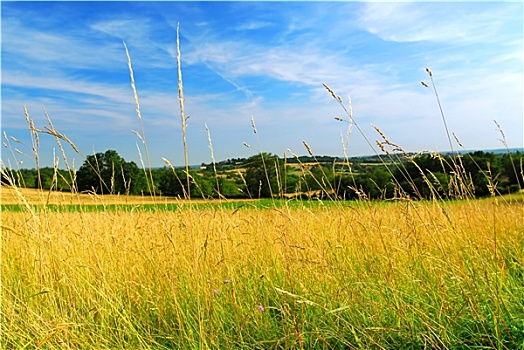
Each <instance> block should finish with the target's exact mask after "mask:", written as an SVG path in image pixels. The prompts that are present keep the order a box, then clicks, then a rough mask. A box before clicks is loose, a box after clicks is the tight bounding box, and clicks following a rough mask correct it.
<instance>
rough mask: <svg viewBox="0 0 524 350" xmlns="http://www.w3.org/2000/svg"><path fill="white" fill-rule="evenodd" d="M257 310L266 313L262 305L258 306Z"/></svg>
mask: <svg viewBox="0 0 524 350" xmlns="http://www.w3.org/2000/svg"><path fill="white" fill-rule="evenodd" d="M257 308H258V311H260V312H264V310H265V309H264V307H263V306H262V305H258V306H257Z"/></svg>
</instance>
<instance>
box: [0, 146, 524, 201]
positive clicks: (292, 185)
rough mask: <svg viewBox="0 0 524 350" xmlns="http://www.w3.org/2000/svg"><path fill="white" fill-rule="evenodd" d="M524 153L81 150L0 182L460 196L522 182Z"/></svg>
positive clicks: (99, 189)
mask: <svg viewBox="0 0 524 350" xmlns="http://www.w3.org/2000/svg"><path fill="white" fill-rule="evenodd" d="M523 158H524V155H523V154H522V153H520V152H516V153H505V154H495V153H490V152H482V151H477V152H472V153H468V154H463V155H454V156H451V155H441V154H423V155H418V156H415V155H398V156H396V158H395V159H393V158H390V159H388V161H387V162H386V161H381V162H369V159H358V158H352V159H351V160H345V161H344V160H343V159H341V158H337V157H298V158H293V160H292V161H291V160H284V159H282V158H279V157H278V156H276V155H273V154H269V153H261V154H257V155H254V156H252V157H249V158H247V159H246V158H236V159H231V160H227V161H223V162H220V163H217V164H215V166H213V164H202V166H201V167H200V168H199V169H190V170H189V172H188V173H186V172H185V170H183V169H175V168H172V167H167V166H166V167H163V168H156V169H151V170H148V169H147V170H145V169H142V168H140V167H138V166H137V164H136V163H134V162H128V161H126V160H125V159H124V158H123V157H121V156H120V155H119V154H118V153H117V152H116V151H114V150H108V151H106V152H105V153H97V154H95V155H90V156H87V157H86V159H85V161H84V163H83V164H82V166H81V167H80V168H79V169H78V170H77V171H75V172H72V171H67V170H62V169H54V168H50V167H46V168H40V169H20V170H18V171H8V170H5V169H4V170H2V178H1V179H2V184H6V183H7V184H15V185H17V186H21V187H27V188H40V189H46V190H49V189H53V190H60V191H72V190H74V191H79V192H86V191H88V192H92V193H97V194H109V193H113V194H130V195H140V194H142V195H146V194H150V193H155V194H159V195H163V196H173V197H181V198H189V197H190V198H199V197H202V198H218V197H220V196H222V197H225V198H279V197H280V198H283V197H287V198H289V197H299V198H305V197H310V198H311V197H318V198H323V199H334V200H338V199H355V198H366V199H391V198H395V197H398V196H409V197H412V198H420V199H422V198H435V197H438V198H461V197H464V196H471V197H483V196H489V195H493V194H500V193H502V194H505V193H511V192H516V191H519V190H521V189H523V184H524V183H523V175H522V166H523V165H522V163H523ZM215 169H216V172H215ZM187 177H189V184H190V186H189V188H187V183H188V182H187Z"/></svg>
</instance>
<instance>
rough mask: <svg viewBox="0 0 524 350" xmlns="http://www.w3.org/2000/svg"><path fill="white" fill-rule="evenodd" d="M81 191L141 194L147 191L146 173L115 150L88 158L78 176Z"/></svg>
mask: <svg viewBox="0 0 524 350" xmlns="http://www.w3.org/2000/svg"><path fill="white" fill-rule="evenodd" d="M76 181H77V186H78V190H79V191H94V192H95V193H99V194H107V193H121V194H140V193H142V192H144V191H147V183H146V180H145V177H144V173H143V171H142V170H140V168H138V166H137V165H136V163H135V162H126V161H125V159H124V158H122V157H121V156H120V155H118V153H117V152H116V151H114V150H108V151H106V152H105V153H97V154H95V155H90V156H87V158H86V160H85V162H84V164H82V166H81V167H80V169H79V170H78V172H77V174H76Z"/></svg>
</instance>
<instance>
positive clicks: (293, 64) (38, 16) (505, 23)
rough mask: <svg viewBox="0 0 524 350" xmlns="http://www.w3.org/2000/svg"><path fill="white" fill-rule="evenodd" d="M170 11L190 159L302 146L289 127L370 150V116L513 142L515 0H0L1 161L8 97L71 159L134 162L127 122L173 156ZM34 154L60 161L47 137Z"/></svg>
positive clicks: (301, 136) (11, 163) (518, 80)
mask: <svg viewBox="0 0 524 350" xmlns="http://www.w3.org/2000/svg"><path fill="white" fill-rule="evenodd" d="M177 25H178V26H179V28H180V29H179V33H180V34H179V35H180V52H181V71H182V81H183V94H184V110H185V117H186V118H187V145H188V157H189V163H190V164H192V165H198V164H201V163H211V161H212V154H211V150H212V151H213V154H214V159H215V160H216V161H220V160H225V159H229V158H239V157H249V156H251V155H254V154H257V153H258V152H260V151H263V152H269V153H274V154H277V155H279V156H281V157H283V156H284V154H286V155H287V156H288V157H290V156H291V154H292V153H294V154H298V155H306V154H307V150H306V149H305V147H304V145H303V141H305V142H307V144H308V145H309V147H310V149H311V150H312V152H313V153H314V154H315V155H332V156H343V155H344V152H346V154H347V155H348V156H349V157H352V156H361V155H372V154H375V152H378V153H381V151H380V150H379V149H378V147H377V146H376V145H375V142H376V141H375V140H381V137H380V135H379V134H378V133H377V131H376V130H375V129H374V128H373V126H372V125H375V126H377V127H378V128H380V130H381V131H382V132H383V133H384V134H385V135H386V137H387V138H388V139H389V140H390V141H391V142H392V143H395V144H397V145H399V146H400V147H401V148H402V149H404V150H405V151H408V152H418V151H422V150H431V151H436V152H444V151H448V150H450V148H451V147H453V148H454V149H462V148H464V149H468V150H473V149H484V150H489V149H500V148H503V147H504V144H503V142H502V141H503V140H504V139H503V136H502V134H501V133H500V132H499V131H498V130H497V126H496V124H495V123H494V120H496V121H497V123H498V124H499V125H500V127H501V129H502V131H503V134H504V137H505V142H506V144H507V145H508V147H523V137H524V135H523V134H524V131H523V130H524V129H523V4H522V3H520V2H493V3H491V2H398V3H394V2H387V3H385V2H314V1H313V2H235V1H232V2H169V1H166V2H103V1H101V2H6V1H2V2H1V30H2V33H1V113H2V116H1V117H2V119H1V123H2V124H1V127H2V138H3V143H4V147H2V162H3V164H4V165H3V166H7V167H13V168H14V167H16V166H20V167H23V168H32V167H35V157H34V156H33V152H32V141H31V134H30V132H29V129H28V124H27V121H26V117H25V114H24V106H25V107H26V108H27V111H28V115H29V118H31V119H33V120H34V124H35V127H36V128H39V129H44V127H46V126H48V122H47V120H46V116H45V114H46V113H47V115H48V116H49V117H50V119H51V120H52V123H53V125H54V127H55V128H56V130H58V131H59V132H60V133H62V134H64V135H66V136H67V137H68V138H69V139H70V140H71V141H72V142H73V143H74V144H75V145H76V147H77V148H78V150H79V151H80V152H81V154H82V155H80V154H77V153H76V152H75V151H74V150H73V148H72V147H70V146H68V145H67V144H64V143H63V148H64V150H65V152H66V157H67V158H68V161H69V163H72V164H74V167H76V168H77V169H78V168H79V167H80V166H81V164H82V163H83V161H84V158H83V157H85V156H87V155H91V154H94V153H99V152H105V151H106V150H109V149H113V150H116V151H117V152H118V153H119V154H120V155H121V156H123V157H124V158H125V159H126V160H128V161H134V162H136V163H137V164H138V165H139V166H140V165H141V162H145V163H147V161H146V153H145V151H146V149H145V148H144V146H143V142H142V140H141V139H140V137H139V136H137V132H138V134H139V135H141V136H142V139H144V138H145V140H146V144H147V152H148V154H149V158H150V163H151V165H152V166H153V167H159V166H164V165H165V163H164V160H163V158H165V159H168V160H169V161H170V162H171V163H172V164H174V165H176V166H180V165H184V151H183V143H182V127H181V112H180V104H179V99H178V74H177V46H176V37H177ZM124 42H125V44H126V45H127V48H128V50H129V55H130V57H131V62H132V69H133V72H134V79H135V83H136V91H137V96H138V101H139V104H140V111H141V115H142V124H141V122H140V119H139V118H138V116H137V113H136V103H135V98H134V95H133V90H132V88H131V83H130V82H131V80H130V73H129V68H128V59H127V56H126V51H125V47H124ZM426 67H429V68H430V70H431V71H432V72H433V79H434V84H435V86H436V92H437V93H438V97H439V99H440V103H441V106H442V111H443V113H444V116H445V120H446V123H447V127H448V129H449V132H450V133H455V134H456V136H457V137H458V139H459V140H460V142H461V145H462V146H459V145H458V144H457V142H456V141H455V139H454V137H453V136H451V141H452V145H451V146H450V143H449V140H448V136H447V134H446V130H445V126H444V123H443V118H442V115H441V112H440V108H439V105H438V103H437V98H436V94H435V91H434V90H433V85H432V82H431V78H430V77H429V75H428V73H427V72H426ZM421 81H424V82H426V83H427V84H428V86H429V87H427V88H426V87H424V86H423V85H422V84H421ZM323 84H326V85H327V86H329V87H330V88H331V89H332V90H333V91H334V92H335V94H336V95H338V96H340V97H341V100H342V104H343V106H344V107H345V108H346V109H347V110H348V111H349V110H351V115H352V120H353V121H354V123H353V124H352V123H350V120H351V119H350V117H349V115H348V113H346V112H345V110H344V108H343V107H342V106H341V105H340V104H339V102H338V101H337V100H335V99H334V98H333V97H332V95H331V94H330V92H328V91H327V90H326V89H325V88H324V86H323ZM349 100H351V103H350V102H349ZM44 111H45V112H44ZM335 118H340V119H342V121H339V120H337V119H335ZM252 120H253V121H254V123H255V125H256V131H257V132H256V133H255V132H254V129H253V126H252ZM206 126H207V129H206ZM142 128H143V129H142ZM142 130H143V131H142ZM208 130H209V133H208ZM209 136H210V137H209ZM6 137H7V138H6ZM210 138H211V143H210ZM6 145H7V146H8V147H5V146H6ZM291 152H292V153H291ZM38 153H39V159H40V160H39V161H40V166H52V165H53V162H54V159H56V158H58V159H59V166H60V167H63V166H64V162H63V159H61V158H62V155H61V151H60V149H59V148H58V146H57V143H56V141H55V139H54V138H53V137H52V136H49V135H45V134H42V135H40V136H39V149H38Z"/></svg>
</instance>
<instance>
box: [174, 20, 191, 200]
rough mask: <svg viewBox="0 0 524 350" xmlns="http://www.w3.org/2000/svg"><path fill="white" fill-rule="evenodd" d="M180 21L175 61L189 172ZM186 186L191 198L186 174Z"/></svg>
mask: <svg viewBox="0 0 524 350" xmlns="http://www.w3.org/2000/svg"><path fill="white" fill-rule="evenodd" d="M180 56H181V53H180V23H178V24H177V27H176V62H177V68H178V101H179V104H180V120H181V122H182V143H183V146H184V164H185V167H186V174H189V159H188V154H187V136H186V134H187V133H186V128H187V118H186V117H185V114H184V84H183V83H182V63H181V60H180ZM186 186H187V198H188V199H190V198H191V190H190V179H189V176H186Z"/></svg>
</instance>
